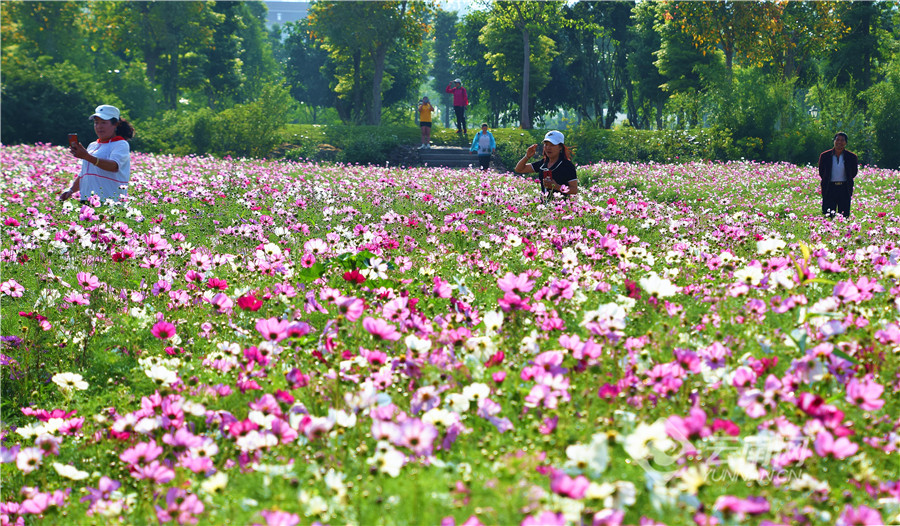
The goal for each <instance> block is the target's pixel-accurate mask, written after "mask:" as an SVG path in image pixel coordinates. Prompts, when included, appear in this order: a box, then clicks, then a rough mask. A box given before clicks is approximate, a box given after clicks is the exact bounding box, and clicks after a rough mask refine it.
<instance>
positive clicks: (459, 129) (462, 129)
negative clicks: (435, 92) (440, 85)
mask: <svg viewBox="0 0 900 526" xmlns="http://www.w3.org/2000/svg"><path fill="white" fill-rule="evenodd" d="M446 91H447V93H452V94H453V111H454V112H456V133H462V134H468V133H469V130H468V128H467V127H466V106H468V105H469V94H468V92H466V88H464V87H462V80H460V79H456V80H454V81H453V82H451V83H450V84H449V85H448V86H447V90H446Z"/></svg>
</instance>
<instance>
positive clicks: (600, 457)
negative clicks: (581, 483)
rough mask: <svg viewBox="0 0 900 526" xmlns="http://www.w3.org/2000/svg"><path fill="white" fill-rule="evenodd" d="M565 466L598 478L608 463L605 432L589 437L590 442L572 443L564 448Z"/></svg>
mask: <svg viewBox="0 0 900 526" xmlns="http://www.w3.org/2000/svg"><path fill="white" fill-rule="evenodd" d="M566 457H568V461H566V464H565V465H566V467H569V468H575V469H577V470H579V471H580V472H582V473H587V474H589V475H590V477H591V478H599V477H600V475H601V474H602V473H603V472H604V471H606V467H607V466H608V465H609V447H608V445H607V437H606V433H597V434H595V435H594V436H593V437H591V443H590V444H573V445H571V446H569V447H567V448H566Z"/></svg>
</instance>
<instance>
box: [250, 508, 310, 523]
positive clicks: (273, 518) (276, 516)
mask: <svg viewBox="0 0 900 526" xmlns="http://www.w3.org/2000/svg"><path fill="white" fill-rule="evenodd" d="M259 514H260V515H262V517H263V519H265V520H266V526H297V525H298V524H300V516H299V515H296V514H293V513H288V512H286V511H277V510H263V511H261V512H259Z"/></svg>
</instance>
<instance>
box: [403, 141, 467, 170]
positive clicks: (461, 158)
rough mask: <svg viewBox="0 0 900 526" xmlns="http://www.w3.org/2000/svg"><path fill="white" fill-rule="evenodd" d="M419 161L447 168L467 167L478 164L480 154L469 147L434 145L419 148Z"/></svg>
mask: <svg viewBox="0 0 900 526" xmlns="http://www.w3.org/2000/svg"><path fill="white" fill-rule="evenodd" d="M418 153H419V161H420V162H421V163H422V164H425V165H428V166H444V167H447V168H466V167H468V166H475V167H477V166H478V156H477V155H475V154H473V153H472V152H470V151H469V150H468V149H467V148H453V147H446V146H432V147H431V148H425V149H422V150H418Z"/></svg>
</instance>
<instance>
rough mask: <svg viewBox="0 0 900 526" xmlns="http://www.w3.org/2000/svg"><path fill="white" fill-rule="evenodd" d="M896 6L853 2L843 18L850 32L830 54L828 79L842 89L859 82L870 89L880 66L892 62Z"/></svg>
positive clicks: (827, 64) (881, 3) (826, 73)
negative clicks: (892, 20)
mask: <svg viewBox="0 0 900 526" xmlns="http://www.w3.org/2000/svg"><path fill="white" fill-rule="evenodd" d="M892 4H893V6H895V5H896V4H895V3H893V2H883V1H879V2H851V3H850V4H849V5H847V6H846V11H845V12H844V14H843V16H842V21H843V23H844V24H845V25H846V26H847V29H848V31H847V32H846V33H844V34H843V35H841V37H840V39H839V40H838V42H837V45H835V46H834V47H832V48H831V52H830V53H828V55H827V56H828V61H827V63H826V67H825V75H826V76H827V77H830V78H833V79H835V80H836V81H837V83H838V85H839V86H847V85H849V84H850V83H851V82H854V81H855V82H857V83H858V86H859V88H860V89H863V90H865V89H868V88H869V87H871V86H872V85H873V84H874V83H875V82H876V81H877V80H878V76H879V72H878V67H877V66H878V64H886V63H888V62H889V58H890V50H889V43H890V41H891V40H895V39H896V38H897V36H896V33H894V31H893V29H894V28H893V27H891V20H890V16H891V9H892V7H893V6H892Z"/></svg>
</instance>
